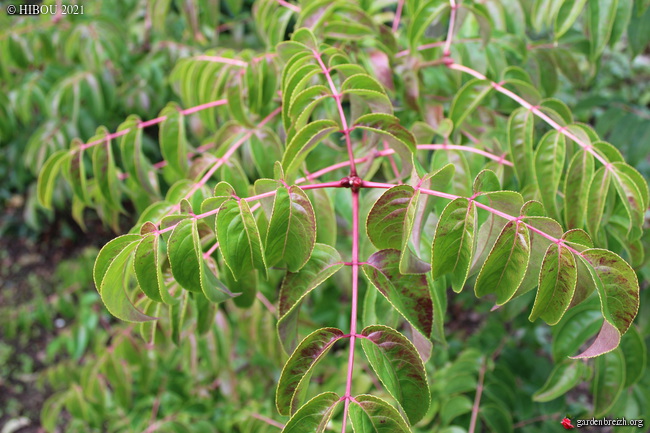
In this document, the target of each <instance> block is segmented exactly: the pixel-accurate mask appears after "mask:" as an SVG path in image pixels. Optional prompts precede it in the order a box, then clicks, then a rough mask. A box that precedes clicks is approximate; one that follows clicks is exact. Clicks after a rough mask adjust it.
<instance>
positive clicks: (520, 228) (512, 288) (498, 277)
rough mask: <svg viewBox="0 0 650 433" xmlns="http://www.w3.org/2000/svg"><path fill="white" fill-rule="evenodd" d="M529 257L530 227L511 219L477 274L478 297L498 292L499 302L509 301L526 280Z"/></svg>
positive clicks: (476, 288) (475, 288)
mask: <svg viewBox="0 0 650 433" xmlns="http://www.w3.org/2000/svg"><path fill="white" fill-rule="evenodd" d="M529 258H530V234H529V232H528V227H527V226H526V224H524V223H522V222H519V221H510V222H508V223H507V224H506V226H505V227H504V228H503V230H502V231H501V234H500V235H499V237H498V239H497V241H496V243H495V244H494V247H492V250H491V251H490V253H489V254H488V258H487V260H486V261H485V263H483V267H482V268H481V271H480V272H479V274H478V277H477V279H476V286H475V287H474V291H475V292H476V296H478V297H481V296H485V295H487V294H490V293H495V294H496V296H497V305H503V304H505V303H506V302H508V301H509V300H510V298H512V296H513V295H514V294H515V292H516V291H517V289H518V288H519V285H520V284H521V282H522V281H523V279H524V276H525V274H526V269H527V268H528V260H529Z"/></svg>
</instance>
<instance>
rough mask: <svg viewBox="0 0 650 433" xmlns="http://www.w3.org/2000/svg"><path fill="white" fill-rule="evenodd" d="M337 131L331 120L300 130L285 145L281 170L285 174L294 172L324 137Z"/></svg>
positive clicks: (313, 123)
mask: <svg viewBox="0 0 650 433" xmlns="http://www.w3.org/2000/svg"><path fill="white" fill-rule="evenodd" d="M338 129H339V125H338V124H337V123H336V122H334V121H333V120H315V121H313V122H311V123H309V124H307V125H306V126H305V127H303V128H302V129H300V130H299V131H298V132H297V133H296V135H295V136H294V137H293V138H292V139H291V142H290V143H289V144H288V145H287V148H286V150H285V152H284V156H283V158H282V168H283V169H284V172H285V173H287V174H290V173H293V172H295V171H296V170H297V169H298V167H300V164H302V162H303V161H304V160H305V158H306V157H307V154H308V153H309V152H310V151H311V150H312V149H313V148H314V146H316V145H317V144H318V143H320V142H321V141H322V140H323V139H324V138H325V137H327V136H328V135H330V134H331V133H332V132H334V131H336V130H338Z"/></svg>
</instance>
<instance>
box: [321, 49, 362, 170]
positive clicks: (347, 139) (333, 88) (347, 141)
mask: <svg viewBox="0 0 650 433" xmlns="http://www.w3.org/2000/svg"><path fill="white" fill-rule="evenodd" d="M312 52H313V53H314V57H316V60H317V61H318V64H319V65H320V68H321V69H322V71H323V73H324V74H325V78H327V83H328V84H329V86H330V90H331V91H332V98H334V100H335V101H336V107H337V108H338V110H339V117H340V118H341V126H342V127H343V131H342V132H343V135H345V144H346V147H347V148H348V157H349V159H350V176H356V175H357V167H356V165H355V163H354V152H353V151H352V141H351V140H350V130H349V129H348V121H347V119H346V118H345V112H344V111H343V105H342V104H341V94H340V93H339V92H338V90H336V86H335V85H334V81H333V80H332V74H330V70H329V69H328V68H327V66H325V63H323V59H322V58H321V56H320V53H319V52H318V51H316V50H312Z"/></svg>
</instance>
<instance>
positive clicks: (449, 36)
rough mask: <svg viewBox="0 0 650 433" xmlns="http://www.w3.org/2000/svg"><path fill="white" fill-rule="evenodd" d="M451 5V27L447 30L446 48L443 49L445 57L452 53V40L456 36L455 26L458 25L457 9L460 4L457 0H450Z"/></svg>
mask: <svg viewBox="0 0 650 433" xmlns="http://www.w3.org/2000/svg"><path fill="white" fill-rule="evenodd" d="M449 6H450V7H451V12H450V15H449V29H448V30H447V39H446V40H445V45H444V47H445V48H444V49H443V50H442V55H443V57H449V55H450V54H451V41H452V39H453V38H454V27H455V26H456V11H457V10H458V4H456V0H449Z"/></svg>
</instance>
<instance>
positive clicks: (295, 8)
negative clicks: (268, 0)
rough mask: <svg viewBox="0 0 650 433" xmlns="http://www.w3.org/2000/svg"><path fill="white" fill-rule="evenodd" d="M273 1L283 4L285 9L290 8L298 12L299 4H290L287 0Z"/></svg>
mask: <svg viewBox="0 0 650 433" xmlns="http://www.w3.org/2000/svg"><path fill="white" fill-rule="evenodd" d="M275 1H277V2H278V3H279V4H281V5H282V6H284V7H285V8H287V9H291V10H292V11H294V12H298V13H300V6H296V5H294V4H291V3H289V2H287V1H285V0H275Z"/></svg>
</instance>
